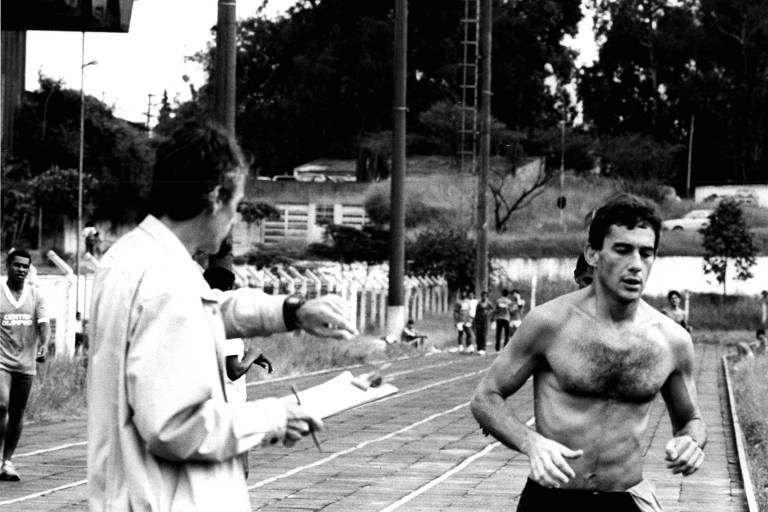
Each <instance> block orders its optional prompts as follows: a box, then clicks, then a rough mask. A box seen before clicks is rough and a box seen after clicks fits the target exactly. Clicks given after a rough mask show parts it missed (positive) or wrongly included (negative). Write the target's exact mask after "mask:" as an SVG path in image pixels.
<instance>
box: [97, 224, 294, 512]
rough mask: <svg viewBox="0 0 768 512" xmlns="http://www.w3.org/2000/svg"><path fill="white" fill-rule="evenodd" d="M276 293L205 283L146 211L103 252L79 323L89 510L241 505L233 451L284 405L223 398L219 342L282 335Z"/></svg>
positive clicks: (271, 427) (281, 423) (275, 433)
mask: <svg viewBox="0 0 768 512" xmlns="http://www.w3.org/2000/svg"><path fill="white" fill-rule="evenodd" d="M284 299H285V296H269V295H265V294H263V293H261V292H258V291H256V290H250V289H241V290H236V291H234V292H227V293H221V292H218V291H215V290H211V289H210V288H209V287H208V285H207V283H206V282H205V280H204V279H203V277H202V274H201V273H200V270H199V267H197V265H196V264H195V262H194V261H193V260H192V258H191V257H190V255H189V253H188V252H187V251H186V249H185V248H184V246H183V245H182V244H181V242H180V241H179V240H178V238H176V236H175V235H174V234H173V233H172V232H171V231H170V230H169V229H168V228H167V227H166V226H165V225H164V224H162V223H161V222H160V221H159V220H157V219H156V218H154V217H152V216H148V217H147V218H146V219H145V220H144V221H143V222H142V223H141V224H140V225H139V226H138V227H137V228H136V229H134V230H133V231H131V232H130V233H128V234H127V235H125V236H124V237H123V238H121V239H120V240H119V241H118V242H117V243H116V244H115V245H114V246H113V247H112V248H111V249H110V250H109V251H108V252H107V254H106V255H105V256H104V258H103V259H102V262H101V264H100V266H99V269H98V271H97V272H96V277H95V281H94V287H93V299H92V303H91V315H90V319H91V320H90V323H89V332H90V340H91V342H90V352H89V365H88V496H89V497H88V503H89V508H90V510H92V511H121V512H122V511H142V512H149V511H159V512H166V511H167V512H176V511H184V512H187V511H196V510H200V511H210V510H227V511H228V512H232V511H240V510H242V511H246V510H250V504H249V499H248V493H247V489H246V485H245V478H244V476H243V470H242V466H241V464H240V462H239V461H238V460H237V459H236V456H237V455H238V454H241V453H243V452H245V451H246V450H248V449H249V448H251V447H253V446H256V445H260V444H264V443H268V442H270V441H273V440H276V439H281V438H282V436H283V435H284V433H285V432H284V429H285V424H286V416H285V410H284V408H283V406H282V405H280V404H279V403H278V401H277V400H276V399H274V398H271V399H266V400H258V401H252V402H245V403H231V404H230V403H228V402H227V401H226V399H225V393H224V390H223V384H222V383H223V379H224V377H225V373H224V372H225V370H224V361H223V356H222V354H221V353H220V350H219V348H220V346H221V344H222V342H223V340H224V338H225V335H226V337H228V338H231V337H250V336H254V335H267V334H271V333H273V332H278V331H284V330H285V325H284V323H283V317H282V304H283V301H284Z"/></svg>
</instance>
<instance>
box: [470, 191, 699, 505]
mask: <svg viewBox="0 0 768 512" xmlns="http://www.w3.org/2000/svg"><path fill="white" fill-rule="evenodd" d="M660 226H661V219H660V218H659V216H658V214H657V213H656V211H655V208H654V207H653V205H652V204H650V203H648V202H646V201H645V200H642V199H639V198H637V197H635V196H632V195H629V194H621V195H619V196H616V197H614V198H612V199H610V200H609V201H608V202H607V203H606V204H605V205H603V206H602V207H601V208H600V209H599V210H598V211H597V213H596V215H595V218H594V220H593V221H592V224H591V226H590V229H589V241H588V243H587V245H586V247H585V249H584V257H585V258H586V260H587V263H589V264H590V265H591V266H593V267H594V269H595V271H594V282H593V284H592V286H588V287H586V288H584V289H580V290H578V291H575V292H572V293H569V294H566V295H563V296H561V297H558V298H556V299H554V300H552V301H550V302H548V303H546V304H543V305H541V306H539V307H537V308H536V309H534V310H533V311H531V312H530V313H529V314H528V315H527V316H526V318H525V320H524V321H523V323H522V325H521V327H520V329H519V330H518V331H517V333H516V334H515V335H514V337H513V338H512V339H511V340H510V343H509V344H508V345H507V347H506V348H505V349H504V350H503V351H502V353H501V354H500V355H499V357H498V358H497V359H496V360H495V361H494V363H493V365H492V366H491V368H490V370H489V371H488V373H487V374H486V375H485V376H484V377H483V379H482V381H481V382H480V384H479V386H478V387H477V390H476V391H475V395H474V397H473V399H472V412H473V414H474V416H475V418H476V419H477V421H478V422H479V423H480V425H481V426H482V427H483V429H484V430H486V431H487V432H489V433H490V434H492V435H493V436H494V437H496V438H497V439H498V440H499V441H501V442H502V443H504V444H505V445H506V446H508V447H510V448H512V449H514V450H518V451H520V452H522V453H524V454H525V455H527V456H528V457H529V458H530V475H529V479H528V482H527V483H526V486H525V489H524V490H523V493H522V495H521V496H520V502H519V504H518V508H517V510H518V511H533V510H538V511H544V510H546V511H557V510H616V511H631V510H639V511H658V510H661V507H660V506H659V504H658V501H657V500H656V497H655V495H654V493H653V488H652V486H651V484H650V483H649V482H648V481H646V480H644V479H643V460H642V447H641V440H642V438H643V435H644V433H645V431H646V429H647V427H648V420H649V416H650V409H651V404H652V403H653V400H654V398H655V397H656V396H657V393H659V392H661V395H662V397H663V398H664V401H665V403H666V406H667V410H668V413H669V416H670V419H671V422H672V430H673V437H672V439H671V440H670V441H669V442H668V443H667V444H666V465H667V467H668V468H669V469H670V470H671V471H672V473H682V474H683V475H690V474H692V473H693V472H695V471H696V470H697V469H698V468H699V466H701V463H702V462H703V460H704V453H703V452H702V449H703V448H704V445H705V443H706V429H705V426H704V422H703V421H702V419H701V414H700V412H699V407H698V403H697V397H696V388H695V385H694V380H693V364H694V363H693V361H694V358H693V343H692V341H691V337H690V335H689V334H688V332H687V331H686V330H685V329H683V328H682V327H681V326H680V325H679V324H677V323H676V322H675V321H674V320H672V319H671V318H669V317H667V316H666V315H663V314H662V313H660V312H658V311H657V310H655V309H654V308H652V307H651V306H650V305H648V304H647V303H646V302H645V301H644V300H642V298H641V296H642V293H643V288H644V286H645V282H646V279H647V278H648V275H649V273H650V271H651V267H652V265H653V262H654V259H655V257H656V250H657V248H658V245H659V230H660ZM531 376H533V391H534V410H535V415H536V427H535V430H534V429H531V428H528V427H526V426H525V425H524V424H523V422H522V421H520V419H518V418H517V417H516V416H515V415H514V414H511V413H510V410H509V409H508V408H507V407H505V403H504V400H505V399H506V398H507V397H509V396H510V395H512V394H514V393H515V392H517V391H518V390H519V389H520V388H521V387H522V386H523V384H525V382H526V380H527V379H528V377H531Z"/></svg>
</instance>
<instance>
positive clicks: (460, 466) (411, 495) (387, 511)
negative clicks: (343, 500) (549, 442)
mask: <svg viewBox="0 0 768 512" xmlns="http://www.w3.org/2000/svg"><path fill="white" fill-rule="evenodd" d="M533 421H534V418H531V419H529V420H528V421H527V422H525V425H526V426H528V427H530V426H531V425H533ZM499 446H501V443H500V442H498V441H496V442H494V443H491V444H489V445H487V446H486V447H485V448H483V449H482V450H480V451H479V452H477V453H475V454H472V455H470V456H469V457H467V458H466V459H464V460H463V461H461V463H459V464H458V465H457V466H455V467H453V468H451V469H449V470H448V471H446V472H445V473H443V474H442V475H440V476H438V477H437V478H435V479H434V480H431V481H430V482H427V483H426V484H424V485H422V486H421V487H419V488H418V489H416V490H415V491H413V492H411V493H409V494H406V495H405V496H403V497H402V498H400V499H399V500H397V501H396V502H394V503H392V504H391V505H389V506H387V507H384V508H383V509H381V510H380V511H379V512H392V511H393V510H397V509H398V508H400V507H402V506H403V505H405V504H406V503H408V502H409V501H411V500H412V499H414V498H415V497H417V496H420V495H421V494H424V493H425V492H427V491H428V490H430V489H431V488H433V487H435V486H436V485H438V484H440V483H441V482H443V481H445V480H448V479H449V478H451V477H452V476H453V475H455V474H456V473H458V472H459V471H461V470H462V469H464V468H466V467H467V466H469V465H470V464H472V463H473V462H475V461H476V460H477V459H479V458H480V457H485V456H486V455H488V454H489V453H491V452H492V451H493V450H495V449H496V448H498V447H499Z"/></svg>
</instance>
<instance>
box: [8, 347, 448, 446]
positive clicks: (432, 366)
mask: <svg viewBox="0 0 768 512" xmlns="http://www.w3.org/2000/svg"><path fill="white" fill-rule="evenodd" d="M417 357H423V356H417ZM401 359H402V358H401ZM410 359H415V357H411V358H410ZM457 362H459V361H448V362H446V363H437V364H433V365H429V366H421V367H419V368H415V369H412V370H403V371H400V372H394V373H391V374H388V377H393V378H394V377H400V376H402V375H407V374H409V373H413V372H416V371H420V370H429V369H431V368H438V367H441V366H448V365H451V364H455V363H457ZM370 364H372V363H370ZM370 364H364V365H363V364H358V365H353V366H347V367H343V368H332V369H328V370H318V371H317V372H311V373H305V374H302V375H293V376H289V377H281V378H279V379H273V380H269V381H259V382H252V383H250V384H248V386H252V385H253V386H258V385H261V384H269V383H271V382H280V381H283V380H290V379H297V378H300V377H306V376H311V375H319V374H322V373H330V372H334V371H343V370H344V369H349V368H356V367H361V366H369V365H370ZM423 389H426V388H419V390H418V391H422V390H423ZM410 393H411V392H405V393H401V394H400V396H405V395H408V394H410ZM380 401H381V400H379V402H380ZM87 444H88V443H87V441H80V442H77V443H67V444H62V445H59V446H54V447H52V448H43V449H40V450H35V451H31V452H27V453H17V454H16V455H15V456H14V457H15V458H17V459H18V458H23V457H33V456H35V455H41V454H43V453H49V452H55V451H58V450H66V449H67V448H72V447H75V446H85V445H87Z"/></svg>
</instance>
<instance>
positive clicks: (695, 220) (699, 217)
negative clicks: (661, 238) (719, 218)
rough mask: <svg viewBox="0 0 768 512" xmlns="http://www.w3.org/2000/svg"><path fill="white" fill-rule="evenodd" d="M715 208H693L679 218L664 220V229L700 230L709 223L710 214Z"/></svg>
mask: <svg viewBox="0 0 768 512" xmlns="http://www.w3.org/2000/svg"><path fill="white" fill-rule="evenodd" d="M712 211H713V210H691V211H689V212H688V213H686V214H685V215H683V216H682V217H680V218H679V219H668V220H665V221H662V223H661V227H662V229H669V230H672V231H698V230H700V229H701V228H703V227H705V226H706V225H707V224H709V216H710V215H711V214H712Z"/></svg>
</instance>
